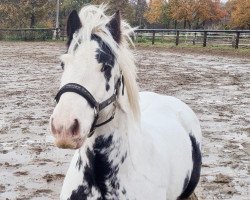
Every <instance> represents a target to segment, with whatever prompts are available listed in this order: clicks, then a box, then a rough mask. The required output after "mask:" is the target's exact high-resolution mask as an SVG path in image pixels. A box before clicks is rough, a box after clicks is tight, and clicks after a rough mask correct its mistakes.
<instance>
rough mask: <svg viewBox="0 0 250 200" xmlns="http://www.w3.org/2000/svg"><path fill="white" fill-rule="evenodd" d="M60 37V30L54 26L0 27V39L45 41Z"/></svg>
mask: <svg viewBox="0 0 250 200" xmlns="http://www.w3.org/2000/svg"><path fill="white" fill-rule="evenodd" d="M62 36H63V34H62ZM60 37H61V30H60V29H56V28H21V29H0V40H22V41H36V40H38V41H46V40H52V39H57V40H58V39H61V38H60ZM62 39H64V38H62Z"/></svg>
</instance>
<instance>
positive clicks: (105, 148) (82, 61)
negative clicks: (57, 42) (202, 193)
mask: <svg viewBox="0 0 250 200" xmlns="http://www.w3.org/2000/svg"><path fill="white" fill-rule="evenodd" d="M106 8H107V7H106V6H103V5H101V6H93V5H88V6H86V7H83V8H82V9H81V11H80V12H79V14H78V13H77V12H76V11H73V12H72V13H71V14H70V16H69V18H68V22H67V35H68V43H67V45H68V51H67V53H66V54H64V55H62V56H61V61H62V67H63V68H64V71H63V74H62V79H61V86H60V90H59V92H58V94H57V95H56V98H55V99H56V101H57V105H56V107H55V109H54V112H53V114H52V116H51V119H50V127H51V132H52V134H53V135H54V137H55V144H56V145H57V147H59V148H67V149H76V152H75V154H74V157H73V159H72V161H71V163H70V167H69V169H68V172H67V174H66V177H65V180H64V183H63V187H62V191H61V196H60V199H62V200H166V199H169V200H176V199H185V198H187V197H189V196H190V195H191V194H192V193H193V191H194V189H195V187H196V186H197V184H198V182H199V177H200V169H201V137H202V136H201V129H200V125H199V121H198V119H197V117H196V115H195V114H194V112H193V111H192V110H191V109H190V108H189V107H188V106H187V105H186V104H185V103H183V102H182V101H180V100H178V99H176V98H174V97H170V96H165V95H160V94H155V93H152V92H140V93H139V92H138V86H137V83H136V66H135V60H134V57H133V53H132V52H131V50H130V48H129V46H130V45H131V43H132V44H133V42H132V40H131V37H130V36H131V34H133V31H134V29H132V28H131V27H130V26H129V24H128V23H126V22H125V21H124V20H122V19H121V17H120V13H119V11H118V12H117V13H115V14H114V15H112V16H108V15H106V14H105V13H106Z"/></svg>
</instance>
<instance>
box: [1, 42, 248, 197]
mask: <svg viewBox="0 0 250 200" xmlns="http://www.w3.org/2000/svg"><path fill="white" fill-rule="evenodd" d="M64 51H65V47H64V44H61V43H49V42H47V43H39V42H36V43H23V42H19V43H14V42H0V199H1V200H5V199H6V200H7V199H9V200H12V199H13V200H14V199H19V200H21V199H23V200H24V199H25V200H26V199H41V200H44V199H59V198H58V197H59V193H60V188H61V185H62V181H63V178H64V175H65V173H66V170H67V168H68V166H69V162H70V160H71V157H72V154H73V151H69V150H61V149H57V148H55V147H54V146H53V138H52V137H51V135H50V133H49V127H48V121H49V117H50V114H51V113H52V111H53V108H54V106H55V102H54V100H53V98H54V95H55V94H56V91H57V89H58V86H59V80H60V76H61V73H62V70H61V68H60V67H59V60H58V57H59V55H61V54H62V53H64ZM135 55H136V59H137V63H138V64H137V66H138V76H139V77H138V81H139V84H140V88H141V90H150V91H155V92H159V93H163V94H166V95H171V96H176V97H178V98H179V99H181V100H183V101H184V102H186V103H187V104H188V105H190V106H191V107H192V108H193V109H194V110H195V112H196V113H197V115H198V117H199V119H200V121H201V126H202V130H203V167H202V176H201V180H200V184H199V187H198V189H197V192H196V194H197V196H198V198H199V199H231V200H248V199H249V197H250V193H249V191H250V165H249V164H250V163H249V154H250V141H249V137H250V59H247V58H245V59H243V58H233V57H222V56H215V55H213V56H212V55H202V54H189V53H183V52H182V53H178V52H168V51H164V49H162V50H160V49H147V48H140V49H139V50H135Z"/></svg>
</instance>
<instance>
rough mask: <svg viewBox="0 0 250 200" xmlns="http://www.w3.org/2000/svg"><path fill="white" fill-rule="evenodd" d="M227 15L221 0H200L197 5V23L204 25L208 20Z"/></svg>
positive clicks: (219, 18)
mask: <svg viewBox="0 0 250 200" xmlns="http://www.w3.org/2000/svg"><path fill="white" fill-rule="evenodd" d="M225 16H226V11H225V10H224V9H223V8H222V6H221V2H220V0H198V1H197V2H196V5H195V17H194V19H195V20H197V25H198V26H199V23H200V24H202V26H203V27H204V26H205V24H206V22H209V21H219V20H221V19H222V18H223V17H225Z"/></svg>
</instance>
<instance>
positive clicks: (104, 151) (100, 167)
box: [70, 135, 120, 200]
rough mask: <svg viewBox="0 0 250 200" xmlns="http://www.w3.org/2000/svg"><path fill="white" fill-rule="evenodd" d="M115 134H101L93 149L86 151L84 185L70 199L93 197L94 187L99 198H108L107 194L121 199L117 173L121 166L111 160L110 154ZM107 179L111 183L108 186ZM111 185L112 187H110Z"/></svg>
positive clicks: (100, 199)
mask: <svg viewBox="0 0 250 200" xmlns="http://www.w3.org/2000/svg"><path fill="white" fill-rule="evenodd" d="M112 144H113V136H112V135H110V136H109V137H104V136H99V137H97V138H96V139H95V142H94V145H93V150H90V149H89V148H88V149H87V151H86V156H87V158H88V162H87V163H86V165H85V167H84V174H83V175H84V179H83V185H82V186H79V187H78V189H77V190H74V191H73V192H72V195H71V197H70V200H78V199H79V200H80V199H87V197H91V195H92V194H91V191H92V188H95V189H96V190H97V191H99V193H100V196H101V197H100V198H99V200H106V196H109V195H112V196H113V197H115V199H119V195H118V192H117V190H118V189H119V188H120V184H119V180H118V179H117V173H118V171H119V166H118V165H114V164H113V163H112V161H109V158H108V156H109V154H110V152H111V151H112V150H113V148H114V147H113V145H112ZM107 181H109V182H110V183H111V184H110V185H109V187H107ZM110 186H111V187H110Z"/></svg>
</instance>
